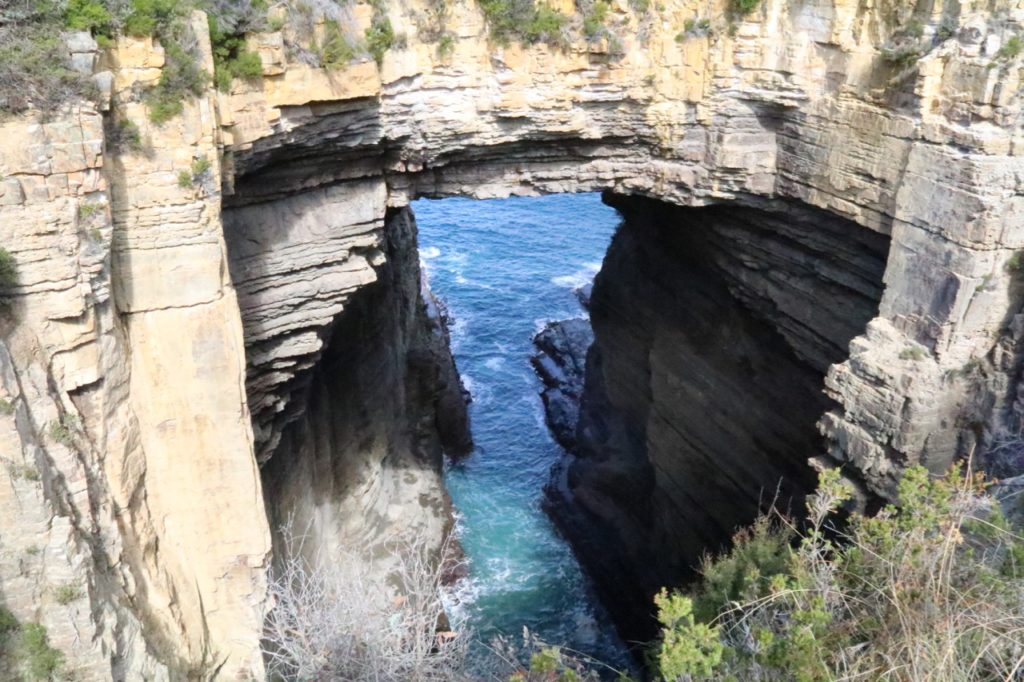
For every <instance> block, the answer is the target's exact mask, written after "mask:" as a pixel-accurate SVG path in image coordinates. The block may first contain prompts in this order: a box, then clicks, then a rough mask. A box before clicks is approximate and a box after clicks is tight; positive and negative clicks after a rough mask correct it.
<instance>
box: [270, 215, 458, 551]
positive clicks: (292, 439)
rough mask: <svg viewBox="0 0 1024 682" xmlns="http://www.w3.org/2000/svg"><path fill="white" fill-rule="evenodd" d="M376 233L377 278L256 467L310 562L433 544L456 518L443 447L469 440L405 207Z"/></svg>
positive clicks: (342, 319)
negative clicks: (347, 552) (346, 552)
mask: <svg viewBox="0 0 1024 682" xmlns="http://www.w3.org/2000/svg"><path fill="white" fill-rule="evenodd" d="M378 235H379V236H380V238H381V243H380V245H379V246H380V249H381V254H382V257H383V258H382V260H381V264H380V265H379V266H378V267H377V268H376V269H375V270H374V272H375V275H376V281H375V282H374V283H373V284H370V285H367V286H365V287H363V288H361V289H360V290H359V291H358V292H356V293H355V295H353V296H352V297H351V299H350V300H349V301H348V302H347V303H346V305H345V309H344V311H343V312H342V313H341V314H340V315H338V316H337V317H336V319H335V320H334V322H333V324H332V325H331V328H330V330H329V331H328V333H327V334H326V338H325V342H324V348H323V351H322V353H321V355H320V358H319V361H318V363H317V365H316V367H315V369H314V370H312V371H310V372H308V377H307V378H306V380H305V381H304V382H303V383H304V384H305V388H304V393H305V395H303V396H301V398H297V399H296V400H295V402H301V404H302V405H303V409H302V411H301V415H300V416H299V417H298V418H296V419H295V420H294V421H292V422H291V423H289V424H288V425H287V426H286V427H284V429H283V431H282V435H281V438H280V441H279V443H278V444H277V448H276V451H275V454H274V456H273V457H272V458H271V459H270V461H269V462H268V463H267V464H266V466H264V467H263V480H264V487H265V491H266V501H267V511H268V515H269V517H270V521H271V524H272V527H273V528H275V529H278V528H280V527H282V526H290V528H291V530H292V531H293V533H295V534H296V536H301V537H302V538H303V542H302V549H303V550H305V551H307V552H308V553H309V556H307V557H306V558H307V559H309V560H316V561H328V562H329V561H330V560H331V557H332V556H336V555H337V553H338V552H339V551H340V550H342V549H343V548H351V547H357V548H362V549H365V550H367V551H370V550H373V549H374V548H375V547H376V546H377V545H379V544H380V543H382V542H385V541H387V540H395V541H402V542H406V543H410V544H411V542H412V541H413V540H415V539H417V538H427V540H426V542H427V543H428V546H429V544H430V543H438V542H439V541H440V539H441V538H442V537H443V536H444V533H445V532H446V529H447V527H448V525H449V524H450V522H451V516H450V502H449V500H448V497H447V494H446V493H445V491H444V485H443V484H442V482H441V464H442V455H443V453H444V452H445V451H447V452H448V453H450V454H453V455H459V454H466V453H467V452H468V450H469V449H470V448H471V447H472V441H471V439H470V435H469V428H468V418H467V412H466V409H465V408H466V406H465V402H464V399H463V391H462V385H461V383H460V382H459V378H458V374H457V372H456V371H455V366H454V363H453V361H452V357H451V353H450V351H449V349H448V342H447V332H446V331H445V329H444V327H443V324H442V321H441V319H440V318H439V317H438V316H436V315H432V314H431V313H432V312H435V311H436V305H435V304H433V303H431V304H429V305H428V303H427V300H429V297H430V293H429V290H428V291H426V292H425V293H424V294H421V289H420V271H419V263H418V254H417V251H416V225H415V222H414V221H413V218H412V214H411V212H410V211H409V210H408V209H401V210H398V211H395V212H394V213H393V214H391V215H389V216H388V218H387V220H386V221H385V225H384V228H383V230H382V231H381V232H379V233H378ZM276 549H277V550H278V552H277V554H278V557H281V558H283V557H284V556H285V555H286V553H287V548H284V547H281V546H277V547H276Z"/></svg>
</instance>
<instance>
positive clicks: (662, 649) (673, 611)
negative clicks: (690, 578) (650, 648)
mask: <svg viewBox="0 0 1024 682" xmlns="http://www.w3.org/2000/svg"><path fill="white" fill-rule="evenodd" d="M654 603H655V605H656V606H657V608H658V622H659V623H661V625H662V627H663V630H662V636H661V639H660V641H659V642H658V649H657V659H656V661H657V668H658V672H659V673H660V674H661V676H662V677H664V678H665V679H669V680H675V679H685V678H689V677H707V676H709V675H711V674H712V673H713V672H714V671H715V668H717V667H718V666H719V665H720V664H721V662H722V655H723V654H724V652H725V647H724V646H723V645H722V642H721V641H720V638H719V632H718V628H717V627H714V626H709V625H707V624H705V623H699V622H697V621H695V620H694V615H693V601H692V600H691V599H690V598H689V597H686V596H683V595H681V594H678V593H673V594H669V593H668V592H666V591H665V590H662V591H661V592H660V593H659V594H658V595H656V596H655V597H654Z"/></svg>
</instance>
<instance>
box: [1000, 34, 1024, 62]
mask: <svg viewBox="0 0 1024 682" xmlns="http://www.w3.org/2000/svg"><path fill="white" fill-rule="evenodd" d="M1021 52H1024V40H1021V38H1020V36H1012V37H1011V38H1010V39H1009V40H1007V41H1006V42H1005V43H1003V46H1002V47H1000V48H999V51H998V52H996V58H997V59H1002V60H1004V61H1008V60H1011V59H1015V58H1017V57H1018V56H1019V55H1020V53H1021Z"/></svg>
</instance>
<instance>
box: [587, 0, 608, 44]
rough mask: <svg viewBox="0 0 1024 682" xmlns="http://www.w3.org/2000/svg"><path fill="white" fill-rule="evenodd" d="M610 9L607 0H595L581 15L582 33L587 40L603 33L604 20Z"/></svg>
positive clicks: (606, 18)
mask: <svg viewBox="0 0 1024 682" xmlns="http://www.w3.org/2000/svg"><path fill="white" fill-rule="evenodd" d="M610 9H611V5H609V4H608V2H607V0H595V2H594V3H593V4H592V5H591V6H590V9H589V10H588V11H587V12H586V14H584V15H583V35H585V36H586V37H587V38H588V39H589V40H594V39H596V38H599V37H600V36H601V35H602V34H603V33H604V22H605V21H607V20H608V11H609V10H610Z"/></svg>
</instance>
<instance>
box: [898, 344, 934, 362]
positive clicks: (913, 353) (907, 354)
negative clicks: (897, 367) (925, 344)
mask: <svg viewBox="0 0 1024 682" xmlns="http://www.w3.org/2000/svg"><path fill="white" fill-rule="evenodd" d="M927 357H928V352H927V351H926V350H925V349H924V348H921V347H920V346H908V347H907V348H904V349H903V350H901V351H900V360H914V361H915V362H917V361H920V360H924V359H925V358H927Z"/></svg>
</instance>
